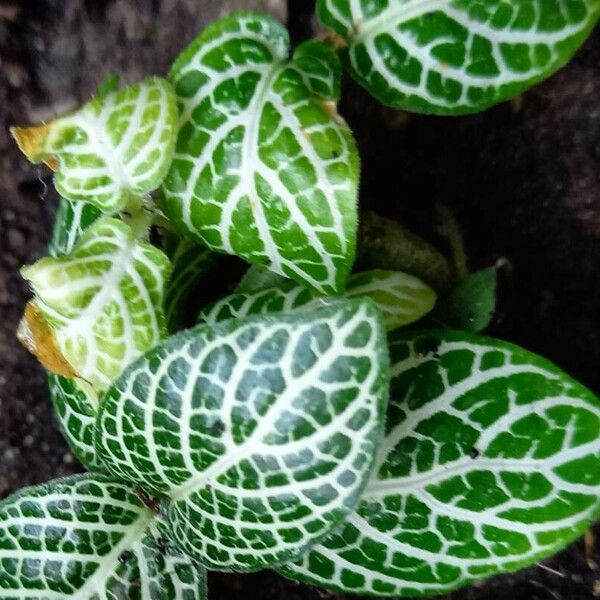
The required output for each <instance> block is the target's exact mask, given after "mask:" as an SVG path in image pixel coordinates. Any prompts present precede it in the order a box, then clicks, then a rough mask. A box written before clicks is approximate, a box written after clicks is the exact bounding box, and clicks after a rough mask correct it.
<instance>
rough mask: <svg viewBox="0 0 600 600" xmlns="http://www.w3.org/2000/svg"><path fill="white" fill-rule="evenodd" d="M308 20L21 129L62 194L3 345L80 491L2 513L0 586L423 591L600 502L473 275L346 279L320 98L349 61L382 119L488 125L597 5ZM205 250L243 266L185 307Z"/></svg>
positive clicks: (144, 593)
mask: <svg viewBox="0 0 600 600" xmlns="http://www.w3.org/2000/svg"><path fill="white" fill-rule="evenodd" d="M318 14H319V17H320V18H321V20H322V22H323V24H324V25H326V26H329V27H331V28H332V29H333V31H334V33H333V34H331V35H329V36H327V37H326V38H324V39H326V40H327V41H316V40H315V41H309V42H305V43H303V44H301V45H300V46H298V47H297V48H296V49H295V50H294V51H293V52H290V48H289V41H288V35H287V32H286V30H285V29H284V28H283V27H282V25H280V24H279V23H278V22H276V21H275V20H274V19H272V18H270V17H268V16H265V15H261V14H256V13H238V14H233V15H230V16H228V17H226V18H224V19H222V20H220V21H218V22H217V23H214V24H212V25H211V26H209V27H208V28H207V29H206V30H205V31H204V32H203V33H202V34H201V35H200V36H199V37H198V38H197V39H196V40H195V41H194V42H192V44H191V45H190V47H189V48H188V49H187V50H185V51H184V52H183V53H182V55H181V56H180V57H179V58H178V59H177V60H176V62H175V64H174V66H173V69H172V70H171V72H170V73H169V75H168V77H167V78H166V79H160V78H152V79H148V80H146V81H143V82H141V83H138V84H135V85H132V86H129V87H122V88H119V84H118V82H117V81H116V80H115V79H110V80H109V81H108V82H106V83H105V84H104V85H102V86H101V87H100V89H99V92H98V94H97V95H96V97H95V98H94V99H92V100H91V101H90V102H89V103H88V104H86V105H85V106H83V107H82V108H81V109H79V110H76V111H74V112H73V113H70V114H68V115H65V116H62V117H59V118H57V119H56V120H54V121H51V122H50V123H47V124H44V125H40V126H36V127H27V128H15V129H14V130H13V133H14V136H15V137H16V139H17V142H18V143H19V146H20V147H21V149H22V150H23V151H24V152H25V154H26V155H27V157H28V158H30V159H31V160H32V161H33V162H42V161H43V162H45V163H46V164H47V165H48V166H49V167H50V168H52V169H53V170H54V171H55V184H56V187H57V190H58V191H59V193H60V194H61V196H62V197H63V199H62V201H61V204H60V208H59V212H58V215H57V218H56V225H55V230H54V235H53V238H52V244H51V247H50V249H49V255H50V256H48V257H46V258H42V259H41V260H40V261H38V262H37V263H35V264H34V265H32V266H29V267H26V268H24V269H23V276H24V277H25V278H26V279H27V280H29V281H30V283H31V287H32V290H33V292H34V297H33V299H32V300H31V302H30V303H29V304H28V306H27V308H26V310H25V315H24V318H23V321H22V323H21V326H20V330H19V332H20V337H21V339H22V341H23V342H24V343H25V344H26V346H27V347H28V348H29V349H31V351H32V352H34V353H35V354H36V355H37V356H38V357H39V359H40V361H41V362H42V363H43V364H44V365H45V366H46V367H47V369H48V370H49V371H50V374H49V380H50V392H51V396H52V400H53V404H54V407H55V410H56V415H57V418H58V421H59V423H60V425H61V428H62V430H63V432H64V434H65V437H66V439H67V441H68V442H69V444H70V445H71V448H72V449H73V452H74V453H75V454H76V456H77V457H78V458H79V460H80V461H81V462H82V463H83V464H84V465H85V466H86V467H87V468H88V469H89V471H90V473H89V474H86V475H80V476H75V477H69V478H66V479H61V480H57V481H53V482H50V483H48V484H46V485H42V486H38V487H34V488H29V489H26V490H23V491H21V492H19V493H17V494H15V495H14V496H12V497H10V498H8V499H6V500H5V501H4V502H3V503H2V504H0V595H1V596H2V597H3V598H11V599H12V598H30V599H40V600H42V599H44V600H45V599H47V598H67V597H73V598H94V599H96V598H141V599H150V598H152V599H156V598H164V599H177V598H181V599H183V598H185V599H190V600H191V599H193V598H200V599H202V598H204V596H205V594H206V569H216V570H233V571H253V570H256V569H262V568H265V567H272V568H274V569H276V570H277V571H278V572H279V573H282V574H283V575H285V576H286V577H290V578H292V579H296V580H298V581H308V582H311V583H314V584H317V585H319V586H322V587H324V588H329V589H333V590H340V591H347V592H356V593H364V594H374V595H381V596H403V595H407V596H419V595H426V594H435V593H442V592H446V591H448V590H452V589H453V588H456V587H458V586H461V585H465V584H468V583H470V582H473V581H476V580H478V579H481V578H485V577H488V576H490V575H493V574H496V573H499V572H503V571H512V570H515V569H518V568H520V567H523V566H525V565H527V564H530V563H532V562H534V561H537V560H539V559H541V558H543V557H545V556H548V555H550V554H552V553H554V552H556V551H557V550H559V549H560V548H562V547H564V546H565V545H566V544H568V543H569V542H570V541H571V540H573V539H574V538H576V537H577V536H579V535H580V534H581V533H582V532H584V531H585V530H586V528H587V527H588V526H589V524H590V523H591V522H592V521H593V520H594V519H595V518H597V517H598V515H599V514H600V401H599V400H598V398H597V397H596V396H594V395H593V394H592V393H591V392H590V391H588V390H587V389H585V388H584V387H583V386H581V385H580V384H578V383H577V382H575V381H573V380H572V379H571V378H569V377H568V376H567V375H565V374H564V373H562V372H561V371H560V370H559V369H557V368H556V367H555V366H554V365H552V364H551V363H549V362H547V361H545V360H543V359H541V358H539V357H536V356H534V355H533V354H531V353H529V352H527V351H525V350H522V349H520V348H517V347H515V346H513V345H510V344H508V343H505V342H501V341H498V340H494V339H491V338H486V337H482V336H481V335H479V334H478V333H477V332H476V331H477V330H479V329H481V328H482V327H485V325H486V324H487V323H488V322H489V318H490V313H491V311H492V309H493V294H494V289H495V285H496V282H495V274H494V272H493V271H492V270H487V271H485V272H481V273H480V274H474V275H472V276H471V277H469V278H467V279H465V280H464V281H463V282H462V283H461V284H460V285H458V286H457V287H456V288H455V290H454V291H453V292H451V293H450V294H448V290H438V291H442V292H444V293H443V294H442V295H441V296H440V298H441V299H440V300H437V296H436V292H435V291H434V290H433V289H432V287H430V285H427V284H426V283H424V282H423V280H429V279H428V277H427V273H426V272H422V273H419V272H416V273H414V272H413V273H404V272H400V271H394V270H390V263H391V262H393V261H395V260H396V259H397V257H396V256H394V257H391V256H390V257H388V256H383V255H382V256H381V257H380V261H381V264H372V265H371V266H370V270H363V271H362V272H353V261H354V256H355V250H356V242H357V240H356V237H357V233H356V232H357V224H358V223H357V221H358V217H357V214H358V213H357V190H358V180H359V160H358V154H357V150H356V145H355V143H354V140H353V137H352V134H351V132H350V129H349V128H348V126H347V125H346V123H345V122H344V120H343V118H342V117H341V116H340V115H339V114H338V113H337V110H336V102H337V101H338V99H339V97H340V87H341V86H340V81H341V65H342V64H345V65H347V67H348V69H349V71H350V73H351V74H352V75H353V77H355V78H356V79H357V80H358V81H359V82H360V83H361V84H362V85H364V86H365V87H366V88H367V89H368V90H369V91H370V92H371V93H372V94H373V95H374V96H376V97H377V98H378V99H379V100H381V101H382V102H384V103H386V104H389V105H391V106H394V107H402V108H405V109H412V110H417V111H423V112H435V113H445V114H450V115H451V114H458V113H464V112H469V111H476V110H481V109H483V108H485V107H487V106H489V105H491V104H493V103H495V102H498V101H501V100H504V99H507V98H510V97H512V96H514V95H515V94H517V93H519V92H521V91H522V90H524V89H525V88H526V87H528V86H529V85H531V84H532V83H534V82H536V81H539V80H540V79H542V78H544V77H546V76H548V75H549V74H550V73H552V72H553V71H554V70H556V69H557V68H558V67H559V66H561V65H562V64H563V63H565V62H566V61H567V60H568V59H569V57H570V56H571V55H572V54H573V52H574V51H575V50H576V49H577V47H578V46H579V45H580V44H581V43H582V42H583V40H584V39H585V37H586V34H587V33H588V32H589V31H590V30H591V29H592V27H593V26H594V24H595V22H596V21H597V19H598V16H599V14H600V2H598V0H569V1H568V2H567V1H566V0H527V1H525V0H523V1H521V0H515V1H513V2H510V3H508V2H503V1H499V0H498V1H489V2H473V1H470V0H448V1H442V0H396V1H393V2H392V1H391V0H390V1H386V0H379V1H375V2H363V1H361V0H357V1H356V2H349V1H348V0H320V1H319V2H318ZM339 55H341V60H340V56H339ZM151 231H152V232H154V233H153V235H152V236H151V235H150V232H151ZM392 237H393V236H392ZM411 239H412V238H411ZM155 240H160V244H159V245H156V244H154V243H153V242H154V241H155ZM359 242H361V243H364V242H363V241H362V240H359ZM407 244H408V245H409V246H410V243H409V242H407V240H404V245H403V247H406V246H407ZM382 247H385V244H383V245H382ZM419 252H420V256H421V260H420V263H421V264H422V263H423V260H422V258H423V256H425V257H426V256H427V252H425V253H423V247H420V248H419ZM219 253H221V255H220V254H219ZM223 253H226V254H233V255H236V256H238V257H241V258H242V259H244V260H246V261H248V262H249V263H251V264H252V266H251V267H250V269H249V271H248V273H247V275H246V276H244V278H243V280H242V281H241V282H240V283H239V285H238V288H237V289H236V290H235V292H234V293H233V294H231V295H228V296H226V297H223V298H220V299H219V298H215V297H213V299H212V302H210V303H206V305H204V306H200V307H198V308H197V309H196V311H195V312H192V313H190V310H189V306H190V302H189V300H190V295H193V294H192V290H194V288H197V287H198V286H203V287H204V288H211V287H212V283H213V280H212V279H211V276H210V275H209V274H210V273H211V272H213V273H214V270H215V267H216V268H217V270H220V271H221V278H223V277H224V276H223V272H225V273H227V271H228V270H227V269H219V268H218V266H219V265H218V263H219V261H221V260H223V258H222V254H223ZM366 254H370V256H371V257H373V256H374V253H373V252H371V253H369V252H367V253H366ZM432 256H434V255H433V254H432ZM437 258H438V255H436V260H437ZM371 262H373V261H372V260H371ZM437 262H438V263H439V264H442V265H444V264H446V263H447V261H446V259H443V258H442V260H441V261H439V260H438V261H437ZM211 270H212V271H211ZM445 276H448V273H446V274H445ZM225 277H226V275H225ZM447 278H448V277H446V279H447ZM436 302H437V306H435V305H436ZM434 306H435V310H434V311H433V312H432V313H431V315H430V316H429V317H427V318H426V319H423V320H422V322H421V324H417V325H416V326H415V325H414V323H415V322H417V321H419V320H420V319H422V318H423V317H425V316H426V315H427V314H428V313H430V311H432V309H434ZM198 309H199V313H198ZM194 321H196V322H197V324H196V325H193V323H194ZM185 323H188V324H192V325H193V326H192V327H191V328H188V329H182V324H185ZM428 323H438V326H439V324H440V323H441V324H446V323H454V324H456V323H458V324H459V325H461V326H464V328H465V329H468V330H469V331H468V332H467V331H465V332H460V331H451V330H429V329H428ZM408 325H411V326H410V327H407V326H408Z"/></svg>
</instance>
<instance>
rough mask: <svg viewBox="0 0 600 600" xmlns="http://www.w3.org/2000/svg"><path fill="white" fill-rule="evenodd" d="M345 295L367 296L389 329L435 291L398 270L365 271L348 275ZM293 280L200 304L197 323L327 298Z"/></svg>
mask: <svg viewBox="0 0 600 600" xmlns="http://www.w3.org/2000/svg"><path fill="white" fill-rule="evenodd" d="M345 296H346V297H347V298H360V297H363V296H366V297H368V298H371V300H373V301H374V302H375V305H376V306H377V308H378V309H379V310H380V311H381V314H382V316H383V322H384V325H385V328H386V329H387V330H388V331H391V330H393V329H396V328H397V327H402V326H403V325H408V324H410V323H414V322H415V321H417V320H419V319H420V318H421V317H423V316H424V315H426V314H427V313H428V312H430V311H431V309H432V308H433V306H434V304H435V299H436V294H435V292H434V291H433V290H432V289H431V288H430V287H429V286H428V285H425V284H424V283H423V282H421V281H420V280H419V279H417V278H416V277H413V276H412V275H408V274H407V273H400V272H398V271H381V270H374V271H366V272H364V273H355V274H354V275H351V276H350V279H348V286H347V288H346V292H345ZM329 301H330V300H328V299H327V298H323V297H320V296H318V295H316V294H315V293H314V292H312V291H311V290H309V289H308V288H305V287H303V286H301V285H298V284H297V283H295V282H293V281H286V282H284V283H281V284H279V285H278V286H277V287H271V288H266V289H263V290H261V291H259V292H255V293H236V294H231V295H230V296H226V297H225V298H222V299H221V300H218V301H217V302H215V303H214V304H212V305H210V306H207V307H206V308H203V309H202V310H201V311H200V314H199V315H198V322H199V323H216V322H218V321H222V320H224V319H231V318H240V317H245V316H248V315H257V314H261V315H264V314H269V313H278V312H289V311H292V310H296V309H298V308H302V309H314V308H318V307H319V306H324V305H326V304H327V302H329Z"/></svg>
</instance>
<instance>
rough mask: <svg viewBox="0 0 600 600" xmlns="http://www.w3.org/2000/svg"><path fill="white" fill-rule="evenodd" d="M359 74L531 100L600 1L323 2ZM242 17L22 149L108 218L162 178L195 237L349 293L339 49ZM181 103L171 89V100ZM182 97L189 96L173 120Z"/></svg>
mask: <svg viewBox="0 0 600 600" xmlns="http://www.w3.org/2000/svg"><path fill="white" fill-rule="evenodd" d="M318 14H319V17H320V19H321V21H322V22H323V23H324V24H325V25H327V26H329V27H331V28H332V29H333V30H334V31H335V32H336V33H337V34H339V35H340V36H342V37H343V38H344V43H345V44H346V45H347V47H346V49H345V50H344V58H345V62H346V63H347V65H348V67H349V69H350V72H351V73H352V74H353V75H354V77H355V78H356V79H357V80H358V81H359V82H360V83H362V84H363V85H365V87H367V89H368V90H369V91H371V92H372V93H373V94H374V95H375V96H377V97H378V98H379V99H381V100H382V101H383V102H384V103H386V104H389V105H391V106H395V107H399V108H405V109H409V110H417V111H423V112H434V113H447V114H457V113H460V112H472V111H476V110H482V109H484V108H486V107H487V106H489V105H491V104H493V103H495V102H499V101H501V100H504V99H507V98H510V97H512V96H515V95H516V94H518V93H520V92H521V91H523V90H524V89H526V88H527V87H529V86H530V85H532V84H533V83H534V82H536V81H538V80H540V79H542V78H544V77H546V76H548V75H549V74H551V73H552V72H553V71H555V70H556V69H557V68H559V67H560V66H561V65H562V64H564V63H565V62H566V61H567V60H568V59H569V58H570V56H571V55H572V54H573V53H574V51H575V50H576V49H577V47H578V46H579V45H580V44H581V43H582V41H583V40H584V39H585V37H586V36H587V34H588V33H589V32H590V30H591V29H592V27H593V25H594V24H595V23H596V21H597V19H598V16H599V15H600V6H599V3H598V1H597V0H571V1H569V2H565V1H564V0H534V1H531V0H518V1H515V2H512V3H507V2H504V1H501V0H493V1H491V2H487V3H480V2H473V1H472V0H452V1H448V0H446V1H443V0H378V1H377V2H363V1H359V0H357V1H355V2H348V0H320V1H319V2H318ZM288 54H289V39H288V34H287V32H286V30H285V29H284V28H283V27H282V26H281V25H280V24H279V23H278V22H277V21H275V20H273V19H272V18H270V17H268V16H265V15H259V14H254V13H238V14H234V15H231V16H229V17H226V18H224V19H221V20H220V21H218V22H215V23H213V24H212V25H210V26H209V27H208V28H207V29H206V30H205V31H204V32H203V33H202V34H201V35H200V36H199V37H198V38H197V39H196V40H195V41H194V42H193V43H192V44H191V46H190V47H189V48H188V49H187V50H185V51H184V52H183V53H182V54H181V56H180V57H179V58H178V59H177V61H176V62H175V64H174V66H173V68H172V70H171V72H170V74H169V81H170V82H171V84H172V85H173V88H174V90H175V94H174V93H173V91H172V90H171V88H170V86H169V85H168V84H167V83H166V82H164V81H162V80H160V79H154V80H150V81H148V82H145V83H144V84H140V85H137V86H132V87H130V88H127V89H125V90H122V91H120V92H113V93H112V94H111V93H108V94H106V95H104V97H100V98H97V99H96V100H94V101H92V102H91V103H89V104H88V105H86V106H85V107H84V108H83V109H82V110H80V111H78V112H76V113H74V114H73V115H70V116H68V117H64V118H62V119H58V120H56V121H54V122H52V123H50V124H49V125H47V126H46V125H44V126H42V127H38V128H34V129H32V130H17V131H16V135H17V137H18V139H19V140H20V144H21V146H22V148H23V149H24V151H25V152H26V154H27V155H28V156H29V157H30V158H31V159H32V160H34V161H41V160H46V161H47V162H48V163H49V164H51V165H52V166H53V167H58V172H57V174H56V185H57V188H58V190H59V192H60V193H61V195H63V196H64V197H66V198H68V199H70V200H87V201H89V202H91V203H93V204H95V205H96V206H97V207H99V208H100V209H101V210H103V211H105V212H116V211H119V210H123V209H125V208H127V207H128V206H129V205H130V204H131V201H132V199H137V201H139V199H143V198H144V197H145V195H147V194H148V193H150V192H151V191H153V190H154V189H156V188H157V187H158V186H159V185H160V183H161V180H162V179H163V177H164V176H165V174H166V178H165V180H164V183H163V186H162V193H161V200H160V204H161V208H162V209H163V210H164V212H165V213H166V215H167V216H168V217H169V219H170V220H171V221H172V223H173V224H174V225H175V226H176V227H177V228H178V229H179V230H180V231H181V232H183V233H184V234H185V235H190V236H192V237H194V238H195V239H196V240H198V241H201V242H203V243H205V244H206V245H208V246H209V247H210V248H211V249H213V250H216V251H219V252H228V253H231V254H237V255H239V256H241V257H242V258H245V259H246V260H248V261H250V262H252V263H255V264H266V265H268V266H269V268H271V269H272V270H274V271H276V272H278V273H280V274H282V275H285V276H287V277H290V278H291V279H293V280H295V281H297V282H299V283H301V284H303V285H305V286H308V287H311V288H313V289H315V290H316V291H317V292H319V293H323V294H336V293H339V292H340V291H341V290H343V288H344V286H345V282H346V279H347V276H348V274H349V272H350V270H351V268H352V263H353V259H354V252H355V237H356V225H357V214H356V195H357V185H358V170H359V160H358V155H357V152H356V147H355V144H354V140H353V139H352V136H351V134H350V132H349V130H348V128H347V126H346V125H345V123H344V122H343V120H342V119H341V118H340V117H339V116H338V115H337V113H336V111H335V103H336V102H337V101H338V99H339V96H340V79H341V72H340V64H339V61H338V58H337V56H336V54H335V53H334V52H333V50H332V49H331V48H330V46H329V45H327V44H325V43H321V42H316V41H311V42H306V43H304V44H301V45H300V46H299V47H298V48H297V49H296V51H295V52H294V55H293V57H292V59H291V60H288ZM175 96H176V97H175ZM176 101H177V102H178V103H179V120H177V110H176V106H175V105H176Z"/></svg>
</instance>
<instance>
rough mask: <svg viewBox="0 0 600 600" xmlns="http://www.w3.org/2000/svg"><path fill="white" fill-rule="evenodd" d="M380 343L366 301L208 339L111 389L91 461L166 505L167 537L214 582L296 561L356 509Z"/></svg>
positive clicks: (205, 329) (197, 338)
mask: <svg viewBox="0 0 600 600" xmlns="http://www.w3.org/2000/svg"><path fill="white" fill-rule="evenodd" d="M387 360H388V359H387V348H386V344H385V332H384V331H383V327H382V324H381V321H380V318H379V316H378V312H377V310H376V309H375V307H374V306H373V305H372V304H371V303H370V302H369V301H366V300H363V301H343V300H342V301H338V302H337V303H336V304H335V305H332V306H330V307H328V308H324V309H321V310H317V311H313V312H303V313H301V314H296V315H284V316H277V317H250V318H248V319H244V320H241V319H240V320H234V319H231V320H228V321H224V322H222V323H219V324H217V325H215V326H208V325H200V326H198V327H196V328H195V329H192V330H189V331H184V332H182V333H180V334H178V335H176V336H173V337H172V338H170V339H169V340H167V341H165V342H164V343H162V344H160V345H159V346H157V347H156V348H154V349H153V350H151V351H150V352H148V353H147V354H146V355H145V356H144V357H142V358H141V359H140V360H138V361H136V362H135V363H134V364H133V365H131V367H129V368H128V369H127V370H126V371H125V373H124V374H123V375H122V376H121V377H120V378H119V379H118V380H117V381H116V382H115V384H114V385H113V387H111V388H110V389H109V390H108V392H107V394H106V397H105V399H104V401H103V404H102V407H101V409H100V413H99V416H98V421H97V437H96V447H97V450H98V453H99V456H100V458H101V459H102V461H103V463H104V464H105V465H106V466H107V468H108V469H109V470H110V471H111V472H112V473H113V474H114V475H116V476H118V477H120V478H122V479H124V480H127V481H130V482H133V483H134V484H135V485H138V486H140V487H142V488H144V489H146V490H147V491H148V492H149V493H152V494H154V495H161V496H163V497H165V498H166V499H165V501H164V505H163V511H164V514H165V515H166V517H165V518H166V520H167V522H168V525H169V528H170V530H171V537H172V539H173V541H174V542H175V543H176V544H177V545H178V546H179V547H180V549H181V550H182V551H183V552H184V553H185V554H187V555H189V556H192V557H194V558H197V559H198V560H200V562H202V563H203V564H204V565H206V566H207V567H209V568H213V569H220V570H223V569H224V570H227V569H234V570H236V571H251V570H256V569H260V568H264V567H266V566H268V565H272V564H274V563H277V562H281V561H284V560H287V559H290V558H291V557H292V556H297V555H298V554H299V553H300V552H302V551H303V550H304V549H305V548H306V546H308V545H309V544H313V543H314V542H315V541H316V540H318V539H319V538H321V537H323V535H325V534H326V533H327V532H328V531H329V530H330V528H331V527H332V526H334V525H336V524H337V523H338V522H340V521H341V519H342V518H343V517H344V516H346V515H347V514H348V512H349V511H350V510H351V509H352V508H353V507H354V506H355V505H356V503H357V502H358V499H359V497H360V493H361V491H362V489H363V485H364V483H365V481H366V477H367V475H368V473H369V471H370V467H371V465H372V460H373V458H374V453H375V449H376V447H377V444H378V442H379V439H380V434H381V427H382V423H383V417H384V413H385V405H386V399H387V383H388V364H387Z"/></svg>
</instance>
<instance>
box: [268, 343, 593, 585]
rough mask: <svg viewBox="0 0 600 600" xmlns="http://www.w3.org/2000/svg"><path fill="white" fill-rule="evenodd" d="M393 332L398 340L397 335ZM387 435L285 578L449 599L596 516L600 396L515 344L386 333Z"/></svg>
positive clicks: (550, 546) (577, 531)
mask: <svg viewBox="0 0 600 600" xmlns="http://www.w3.org/2000/svg"><path fill="white" fill-rule="evenodd" d="M398 333H400V332H398ZM390 352H391V356H392V368H391V369H392V382H391V400H390V411H389V419H388V423H387V433H386V437H385V440H384V442H383V443H382V444H381V448H380V452H379V456H378V459H377V461H376V466H375V469H374V473H373V476H372V478H371V480H370V482H369V484H368V486H367V489H366V490H365V492H364V494H363V497H362V501H361V504H360V506H359V507H358V510H357V511H356V512H355V513H353V514H352V515H351V516H350V517H349V518H348V519H347V520H346V521H345V523H344V524H343V526H342V527H341V528H340V529H339V530H338V531H337V532H335V534H334V535H331V536H329V537H328V538H327V539H326V541H324V542H323V543H321V544H320V545H318V546H316V547H314V548H313V549H312V550H311V551H310V552H309V553H307V554H306V555H305V556H303V557H302V558H301V559H300V560H298V561H297V562H296V563H294V564H288V565H285V566H284V567H282V568H281V569H280V572H282V573H283V574H285V575H287V576H290V577H293V578H295V579H300V580H303V581H309V582H311V583H314V584H317V585H320V586H323V587H327V588H333V589H337V590H344V591H349V592H352V593H361V594H363V593H366V594H377V595H384V596H399V595H406V596H422V595H430V594H432V595H433V594H443V593H447V592H448V591H450V590H452V589H454V588H457V587H459V586H462V585H466V584H468V583H471V582H473V581H476V580H478V579H482V578H485V577H488V576H490V575H493V574H494V573H498V572H501V571H514V570H516V569H519V568H521V567H523V566H525V565H528V564H531V563H534V562H536V561H538V560H540V559H542V558H544V557H546V556H549V555H551V554H553V553H555V552H557V551H558V550H560V549H561V548H563V547H564V546H566V545H567V544H568V543H570V542H571V541H572V540H574V539H575V538H576V537H578V536H579V535H581V534H582V533H583V532H584V531H585V530H586V528H587V527H588V526H589V525H590V523H591V522H592V521H593V520H594V519H595V518H597V517H598V516H599V515H600V494H599V492H600V445H599V443H598V441H599V439H600V401H599V400H598V398H596V397H595V396H594V395H593V394H592V393H591V392H589V391H588V390H587V389H585V388H584V387H583V386H581V385H580V384H578V383H577V382H575V381H573V380H572V379H571V378H570V377H568V376H567V375H565V374H564V373H562V372H561V371H560V370H558V369H557V368H556V367H555V366H554V365H552V364H551V363H549V362H548V361H546V360H543V359H541V358H539V357H537V356H535V355H533V354H531V353H529V352H527V351H525V350H523V349H521V348H518V347H516V346H513V345H511V344H507V343H505V342H500V341H498V340H493V339H490V338H485V337H479V336H475V335H472V334H468V333H459V332H424V333H420V334H415V335H413V336H411V335H410V334H406V335H398V334H394V335H393V336H392V340H391V348H390Z"/></svg>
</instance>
